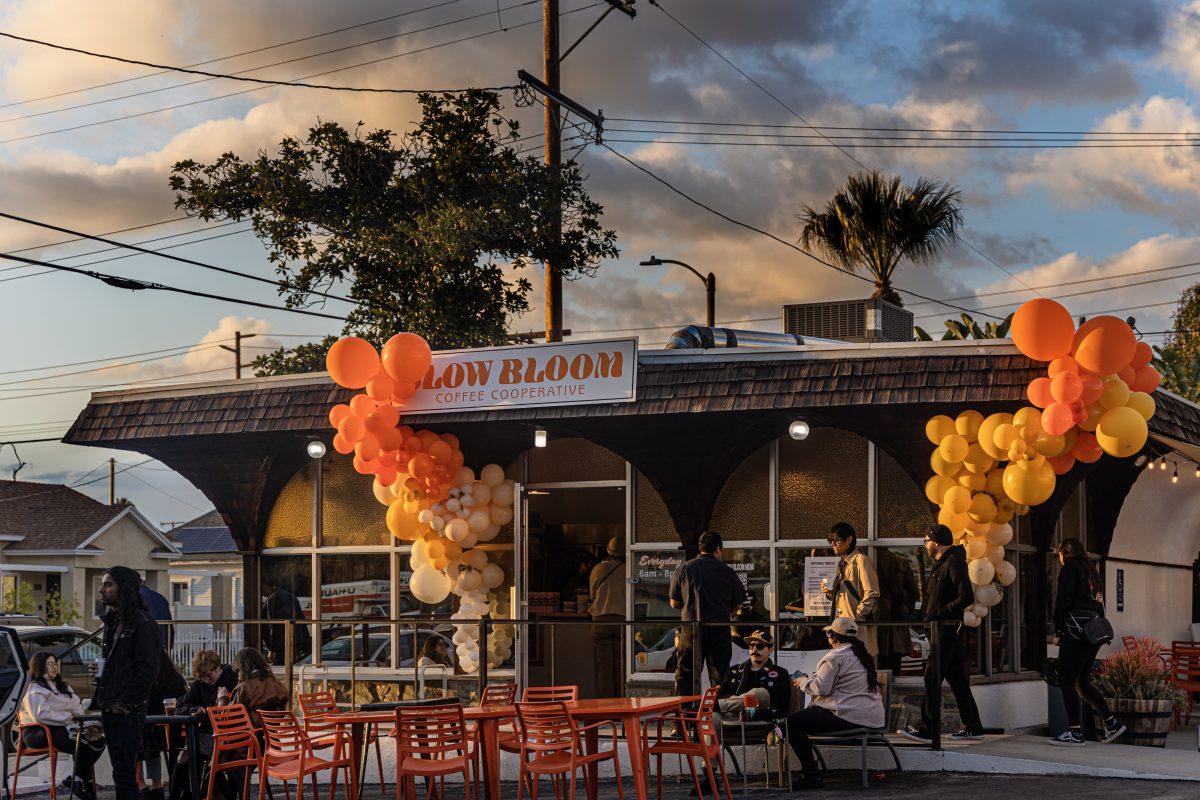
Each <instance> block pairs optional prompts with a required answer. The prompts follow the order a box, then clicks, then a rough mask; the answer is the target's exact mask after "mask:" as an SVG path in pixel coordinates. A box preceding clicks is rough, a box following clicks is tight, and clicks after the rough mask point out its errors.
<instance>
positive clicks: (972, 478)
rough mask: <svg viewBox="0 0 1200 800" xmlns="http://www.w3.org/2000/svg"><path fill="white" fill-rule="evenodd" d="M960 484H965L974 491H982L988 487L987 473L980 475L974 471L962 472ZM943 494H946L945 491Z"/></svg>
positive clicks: (959, 477) (959, 478) (959, 479)
mask: <svg viewBox="0 0 1200 800" xmlns="http://www.w3.org/2000/svg"><path fill="white" fill-rule="evenodd" d="M989 474H990V473H989ZM958 485H959V486H965V487H966V488H968V489H970V490H971V491H972V492H982V491H983V490H984V489H986V488H987V475H979V474H976V473H974V472H960V473H958ZM942 494H943V495H945V492H943V493H942Z"/></svg>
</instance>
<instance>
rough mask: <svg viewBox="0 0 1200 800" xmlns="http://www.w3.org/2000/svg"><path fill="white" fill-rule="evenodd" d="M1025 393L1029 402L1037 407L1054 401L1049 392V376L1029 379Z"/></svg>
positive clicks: (1042, 406)
mask: <svg viewBox="0 0 1200 800" xmlns="http://www.w3.org/2000/svg"><path fill="white" fill-rule="evenodd" d="M1025 395H1026V396H1027V397H1028V398H1029V402H1030V403H1033V404H1034V405H1035V406H1037V407H1038V408H1045V407H1046V406H1048V405H1050V404H1051V403H1053V402H1054V396H1053V395H1052V394H1051V393H1050V379H1049V378H1034V379H1033V380H1031V381H1030V382H1029V388H1027V389H1026V390H1025Z"/></svg>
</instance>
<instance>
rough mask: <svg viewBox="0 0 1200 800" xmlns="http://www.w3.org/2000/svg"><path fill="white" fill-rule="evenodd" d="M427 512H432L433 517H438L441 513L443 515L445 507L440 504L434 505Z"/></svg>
mask: <svg viewBox="0 0 1200 800" xmlns="http://www.w3.org/2000/svg"><path fill="white" fill-rule="evenodd" d="M429 510H430V511H432V512H433V515H434V516H435V517H440V516H441V515H442V514H443V513H445V511H446V507H445V506H444V505H442V504H441V503H434V504H433V505H431V506H430V507H429Z"/></svg>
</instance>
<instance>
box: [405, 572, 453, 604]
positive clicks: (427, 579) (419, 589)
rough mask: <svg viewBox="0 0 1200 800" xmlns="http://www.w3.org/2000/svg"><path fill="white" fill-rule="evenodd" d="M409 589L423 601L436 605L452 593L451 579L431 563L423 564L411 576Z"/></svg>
mask: <svg viewBox="0 0 1200 800" xmlns="http://www.w3.org/2000/svg"><path fill="white" fill-rule="evenodd" d="M408 591H409V592H410V593H411V594H412V596H413V597H415V598H416V599H418V600H420V601H421V602H422V603H427V604H429V605H436V604H437V603H440V602H442V601H443V600H445V599H446V596H447V595H449V594H450V579H449V578H447V577H446V576H445V574H444V573H442V572H440V571H439V570H436V569H434V568H433V567H431V566H429V565H425V566H421V567H418V568H417V569H416V570H415V571H414V572H413V574H412V575H411V576H410V577H409V579H408Z"/></svg>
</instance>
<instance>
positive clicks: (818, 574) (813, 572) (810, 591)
mask: <svg viewBox="0 0 1200 800" xmlns="http://www.w3.org/2000/svg"><path fill="white" fill-rule="evenodd" d="M837 565H838V557H837V556H809V557H808V558H806V559H804V616H805V617H806V618H808V619H812V618H813V617H828V616H830V611H831V610H832V608H833V604H832V603H831V602H829V598H828V597H826V596H825V592H824V590H823V589H821V579H822V578H824V579H825V581H826V582H827V584H828V585H829V586H833V579H834V578H835V577H837Z"/></svg>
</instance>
